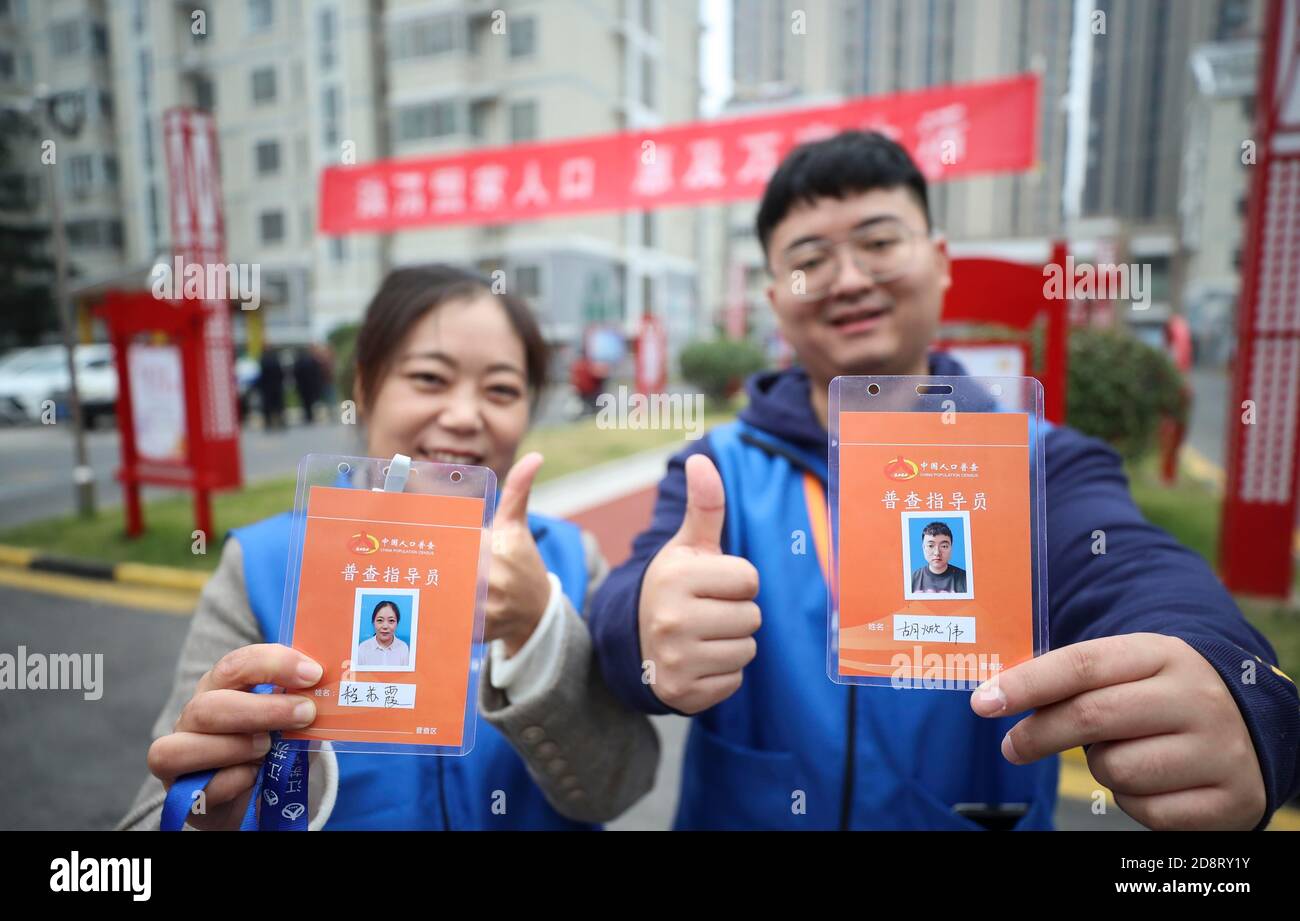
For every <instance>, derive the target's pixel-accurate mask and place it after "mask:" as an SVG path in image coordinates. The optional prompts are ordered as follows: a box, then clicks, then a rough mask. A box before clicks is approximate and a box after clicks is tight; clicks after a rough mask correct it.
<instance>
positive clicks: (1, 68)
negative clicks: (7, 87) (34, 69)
mask: <svg viewBox="0 0 1300 921" xmlns="http://www.w3.org/2000/svg"><path fill="white" fill-rule="evenodd" d="M16 72H17V68H16V67H15V66H14V53H13V52H12V51H9V50H7V49H4V48H0V79H3V80H12V79H13V78H14V74H15V73H16Z"/></svg>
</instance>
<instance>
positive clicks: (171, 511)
mask: <svg viewBox="0 0 1300 921" xmlns="http://www.w3.org/2000/svg"><path fill="white" fill-rule="evenodd" d="M733 416H734V410H728V411H726V412H710V413H706V414H705V418H704V424H705V426H706V427H709V426H714V425H717V424H719V423H722V422H725V421H727V420H728V419H730V418H732V417H733ZM682 440H683V433H682V432H681V431H673V430H667V429H660V430H655V429H598V428H597V427H596V422H595V419H594V418H586V419H583V420H580V421H578V422H572V423H566V424H562V425H553V426H547V427H545V428H539V429H536V430H534V431H533V432H530V433H529V434H528V436H527V438H525V439H524V443H523V446H522V448H521V449H520V453H521V454H522V453H524V452H526V451H541V452H542V453H543V454H544V455H545V456H546V462H545V463H544V464H543V465H542V469H541V470H540V471H538V474H537V481H536V482H538V483H541V482H545V481H546V480H550V479H554V478H556V477H560V476H564V475H565V474H569V473H574V472H576V471H579V470H583V469H585V468H587V467H591V466H594V465H596V464H600V463H604V462H606V461H612V460H617V459H619V458H622V457H627V456H629V455H632V454H636V453H638V452H641V451H648V450H650V449H651V448H655V447H660V446H663V445H669V444H673V443H679V444H680V443H681V442H682ZM294 484H295V476H294V475H288V476H283V477H276V478H274V479H268V480H264V481H260V482H257V483H254V484H250V485H247V486H245V487H244V488H243V489H240V490H238V491H237V492H226V493H217V494H216V495H215V497H214V500H213V509H212V515H213V520H214V522H215V524H216V528H217V532H218V534H225V532H226V531H228V530H230V529H231V528H238V527H242V526H244V525H248V524H252V523H253V522H255V521H260V520H262V519H263V518H267V517H270V516H271V515H277V514H279V513H280V512H283V511H287V510H288V509H290V508H292V507H293V494H294ZM144 520H145V533H144V534H142V535H141V536H140V537H138V538H136V539H134V540H128V539H127V537H126V534H125V530H124V527H125V525H124V521H123V511H122V509H121V508H109V509H103V510H101V511H100V512H99V514H98V515H97V516H96V517H94V518H91V519H82V518H78V517H76V516H67V517H60V518H53V519H46V520H43V521H36V522H32V523H30V524H24V525H20V526H17V527H14V528H9V529H6V530H3V531H0V544H10V545H14V546H20V547H30V548H33V549H35V550H38V551H41V552H44V553H50V554H55V555H57V556H64V557H74V558H78V559H85V560H100V561H104V562H109V563H124V562H132V563H148V564H152V565H157V566H177V567H181V568H183V569H192V570H199V571H211V570H213V569H215V568H216V565H217V562H218V559H219V557H220V552H219V551H220V540H216V541H210V544H211V546H209V547H208V552H207V553H206V554H197V553H194V552H192V550H191V546H192V539H191V536H190V535H191V533H192V531H193V529H194V504H193V500H192V498H191V496H190V494H189V493H175V492H171V491H164V490H150V489H146V490H145V503H144Z"/></svg>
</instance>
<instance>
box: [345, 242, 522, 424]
mask: <svg viewBox="0 0 1300 921" xmlns="http://www.w3.org/2000/svg"><path fill="white" fill-rule="evenodd" d="M485 294H486V295H488V296H489V297H495V298H496V299H497V301H499V302H500V304H501V306H502V307H503V308H504V309H505V312H506V316H507V317H508V318H509V320H510V325H511V326H512V327H513V328H514V331H515V333H516V334H517V335H518V336H519V338H520V340H521V341H522V342H523V344H524V360H525V362H526V363H527V366H526V367H525V369H524V374H525V375H526V377H527V380H528V389H529V390H530V391H531V392H532V400H533V404H534V405H536V403H537V400H538V398H539V397H540V396H541V392H542V389H543V388H544V387H545V385H546V363H547V358H548V352H547V348H546V340H545V339H543V338H542V331H541V329H540V328H539V327H538V325H537V320H536V318H534V317H533V312H532V311H531V310H530V309H529V308H528V305H527V304H526V303H525V302H524V301H523V299H521V298H519V297H516V296H514V295H513V294H497V293H495V292H493V290H492V283H491V282H490V281H488V279H486V278H484V277H483V276H482V275H479V274H478V273H476V272H471V271H468V270H467V269H461V268H457V267H456V266H451V265H423V266H411V267H409V268H402V269H394V270H393V271H391V272H389V273H388V276H387V277H386V278H385V279H384V281H383V283H382V284H381V285H380V286H379V290H378V291H376V292H375V296H374V297H373V298H371V299H370V306H368V307H367V308H366V316H365V319H364V320H362V322H361V329H360V330H359V331H358V332H357V350H356V369H357V375H356V380H357V383H358V384H359V385H360V386H361V393H362V395H363V397H364V400H365V404H366V405H364V406H363V409H369V408H370V404H371V402H372V401H373V400H374V398H375V395H376V394H377V393H378V392H379V384H380V382H381V381H383V379H384V377H385V376H386V375H387V374H388V371H389V369H390V368H391V367H392V365H393V362H394V361H395V360H396V358H397V355H396V349H397V347H398V346H399V345H400V344H401V343H402V342H404V341H406V336H407V333H409V332H410V331H411V327H413V326H414V325H415V324H416V323H418V322H419V321H420V319H421V318H422V317H423V316H424V315H425V314H427V313H428V312H429V311H430V310H433V309H435V308H437V307H438V306H439V305H441V304H444V303H446V302H447V301H453V300H457V299H460V298H472V297H480V296H482V295H485Z"/></svg>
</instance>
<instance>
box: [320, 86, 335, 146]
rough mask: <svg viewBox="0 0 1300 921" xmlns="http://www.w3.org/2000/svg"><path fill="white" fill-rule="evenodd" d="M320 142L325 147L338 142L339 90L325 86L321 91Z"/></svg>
mask: <svg viewBox="0 0 1300 921" xmlns="http://www.w3.org/2000/svg"><path fill="white" fill-rule="evenodd" d="M320 107H321V127H322V129H323V130H322V132H321V141H322V142H323V143H324V144H325V146H326V147H333V146H335V145H336V144H338V142H339V89H338V87H337V86H327V87H325V89H324V90H322V91H321V100H320Z"/></svg>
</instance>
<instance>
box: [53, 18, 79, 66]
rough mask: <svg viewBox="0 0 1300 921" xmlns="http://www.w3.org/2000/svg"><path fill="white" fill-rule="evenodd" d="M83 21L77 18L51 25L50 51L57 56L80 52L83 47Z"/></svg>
mask: <svg viewBox="0 0 1300 921" xmlns="http://www.w3.org/2000/svg"><path fill="white" fill-rule="evenodd" d="M81 36H82V31H81V23H80V22H78V21H77V20H71V21H69V22H56V23H55V24H54V25H52V26H50V51H51V52H52V53H53V54H54V56H55V57H56V58H62V57H68V56H69V55H73V54H78V53H80V52H81V48H82V40H81Z"/></svg>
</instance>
